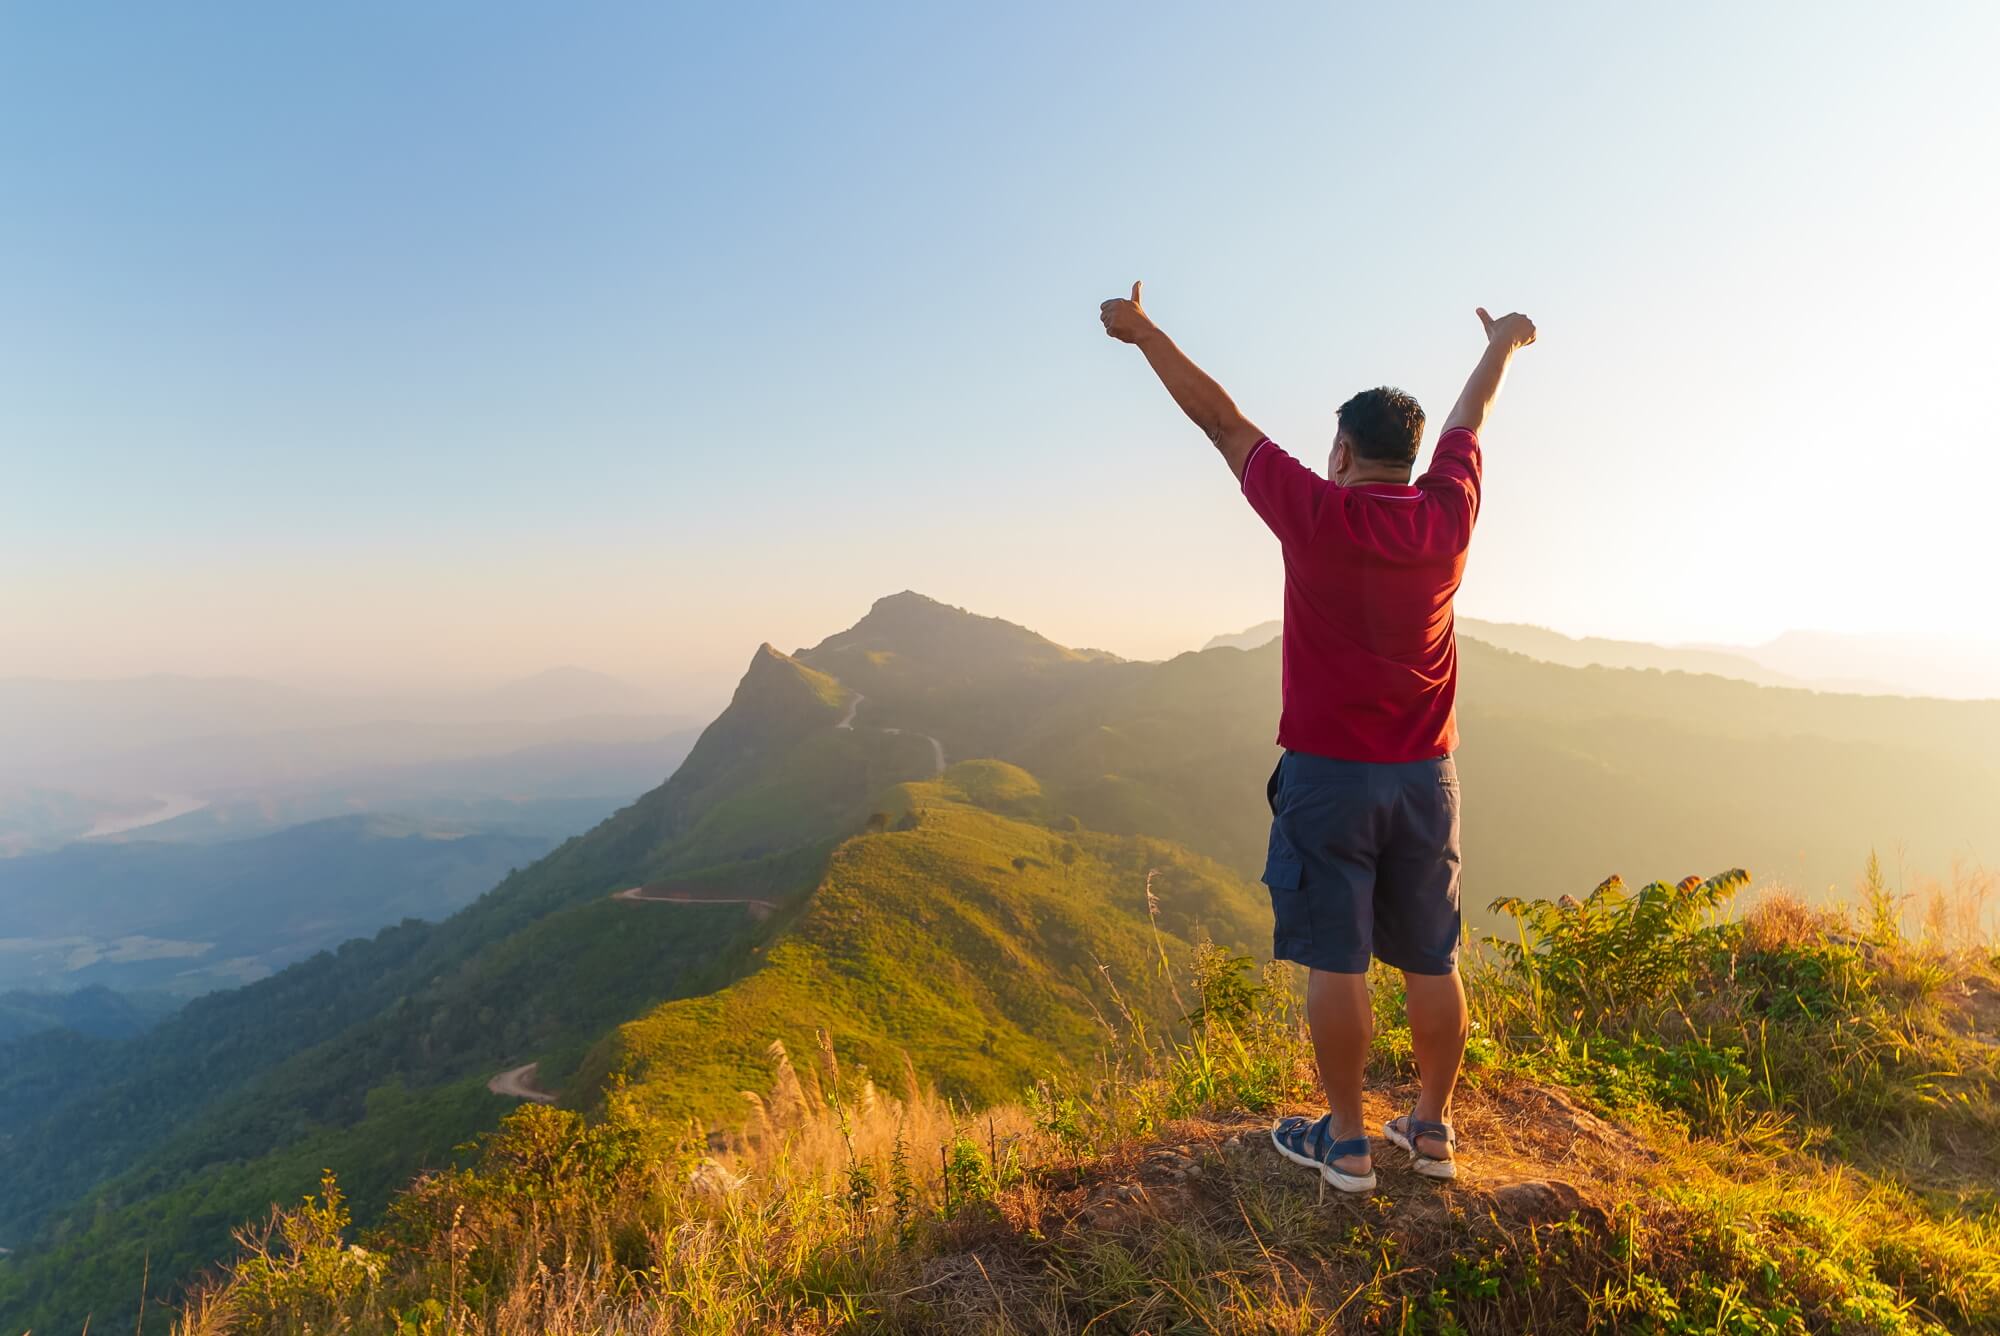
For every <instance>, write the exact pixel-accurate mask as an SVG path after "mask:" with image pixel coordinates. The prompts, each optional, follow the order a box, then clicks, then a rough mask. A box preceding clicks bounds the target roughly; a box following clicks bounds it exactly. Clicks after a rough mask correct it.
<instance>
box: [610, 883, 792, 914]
mask: <svg viewBox="0 0 2000 1336" xmlns="http://www.w3.org/2000/svg"><path fill="white" fill-rule="evenodd" d="M611 898H612V899H613V900H632V901H641V900H643V901H645V902H647V903H649V904H656V905H748V906H750V912H751V913H752V914H754V915H756V916H757V917H758V918H760V919H761V918H769V917H771V914H772V913H773V912H774V911H775V910H776V909H777V908H778V906H777V905H775V904H774V903H772V902H771V901H769V900H758V899H754V898H752V897H750V896H747V895H705V894H703V893H702V892H700V891H693V890H689V889H687V888H686V887H684V886H669V885H667V884H666V883H664V882H661V883H659V884H657V885H653V886H628V887H626V888H625V889H624V890H622V891H613V892H612V893H611Z"/></svg>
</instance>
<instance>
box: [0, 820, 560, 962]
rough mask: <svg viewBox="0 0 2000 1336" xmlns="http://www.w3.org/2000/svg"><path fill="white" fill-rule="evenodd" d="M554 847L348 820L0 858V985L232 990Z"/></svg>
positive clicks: (431, 914) (421, 913)
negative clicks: (0, 931) (1, 933)
mask: <svg viewBox="0 0 2000 1336" xmlns="http://www.w3.org/2000/svg"><path fill="white" fill-rule="evenodd" d="M554 843H555V841H554V840H553V839H550V838H546V837H536V836H523V835H505V834H492V833H477V834H463V833H460V832H456V831H451V830H432V829H425V828H421V827H418V826H415V825H413V824H411V823H409V822H407V821H401V820H396V819H391V818H385V817H378V816H353V817H336V818H332V819H329V820H325V821H314V822H309V823H306V824H304V825H300V826H294V827H292V828H290V829H287V830H282V831H279V832H277V833H276V834H272V835H265V836H261V837H258V838H255V839H246V840H239V841H234V842H229V843H220V844H208V845H186V844H159V843H131V844H80V845H72V846H70V847H69V848H67V849H62V850H59V851H57V852H55V853H49V854H24V855H21V856H20V857H17V858H10V859H4V860H0V919H4V921H5V922H6V924H7V934H8V935H7V937H6V938H5V939H4V940H0V985H6V986H14V987H20V986H32V987H36V988H54V987H61V988H66V989H67V988H77V987H81V986H85V985H93V984H96V985H111V986H113V987H117V988H121V989H130V988H160V989H167V990H170V991H173V992H175V993H178V994H181V995H187V994H191V993H198V992H206V991H209V990H211V989H214V988H218V987H230V986H234V985H236V984H240V983H244V982H247V981H249V980H252V979H257V978H261V977H262V976H264V975H267V974H270V973H271V972H273V971H274V970H277V969H281V968H283V967H284V966H286V965H288V964H290V963H291V962H293V961H295V960H299V959H301V958H303V957H305V956H309V955H311V954H312V953H313V952H315V951H319V950H322V949H325V948H328V947H332V946H338V945H339V944H340V943H341V942H343V941H346V940H347V939H348V938H351V937H355V936H360V935H364V934H368V933H372V932H374V931H375V930H376V929H377V928H379V927H381V926H382V925H383V924H386V923H395V922H397V921H399V920H401V919H405V918H426V919H429V918H442V917H444V916H445V915H447V914H450V913H451V912H453V911H454V910H457V909H459V908H461V907H462V906H464V905H465V904H467V903H468V902H470V901H471V900H472V899H473V898H474V897H476V896H478V895H479V894H480V893H481V892H482V891H484V890H486V889H487V888H489V887H490V886H492V885H493V883H494V882H495V881H497V880H498V879H499V878H501V877H502V876H504V875H506V873H507V871H508V870H509V869H510V868H513V867H517V866H526V865H527V864H529V863H532V862H534V861H535V860H536V859H538V858H540V857H541V856H542V855H543V854H545V853H547V852H548V851H549V849H550V848H551V847H552V846H553V845H554Z"/></svg>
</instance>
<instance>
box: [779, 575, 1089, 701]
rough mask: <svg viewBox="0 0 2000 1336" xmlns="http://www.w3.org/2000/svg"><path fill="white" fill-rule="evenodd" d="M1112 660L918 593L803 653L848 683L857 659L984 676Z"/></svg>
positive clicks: (893, 599) (883, 601)
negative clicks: (995, 672)
mask: <svg viewBox="0 0 2000 1336" xmlns="http://www.w3.org/2000/svg"><path fill="white" fill-rule="evenodd" d="M1110 657H1111V656H1109V655H1104V654H1100V653H1098V652H1096V651H1091V652H1089V653H1079V652H1077V651H1076V650H1073V649H1069V648H1067V647H1066V646H1063V645H1058V644H1057V643H1056V642H1055V641H1053V640H1050V639H1049V638H1048V637H1046V636H1043V635H1039V634H1037V633H1036V632H1034V631H1030V630H1029V629H1028V628H1027V627H1025V626H1018V625H1016V624H1015V623H1013V622H1009V621H1004V620H1002V619H1001V618H998V617H982V616H980V615H979V614H978V613H975V612H968V611H967V610H966V609H964V608H959V607H954V606H952V605H951V604H949V603H943V602H940V601H939V600H937V599H934V598H931V597H929V596H928V595H924V594H919V593H917V592H916V591H915V590H910V589H906V590H904V591H902V592H901V593H899V594H890V595H887V596H886V597H883V598H878V599H876V600H875V603H874V605H873V606H872V607H870V608H869V609H868V615H867V616H865V617H863V618H862V619H861V620H860V621H858V622H856V623H855V624H854V625H853V626H851V627H849V628H848V629H847V630H845V631H842V632H840V633H838V634H836V635H832V636H828V637H827V638H826V639H825V640H822V641H821V642H820V643H819V644H817V645H815V646H813V647H812V648H811V649H808V650H801V651H799V658H800V659H802V660H803V661H805V662H806V663H809V664H813V665H815V666H820V667H824V668H826V669H827V670H828V671H830V672H833V673H835V674H836V675H838V676H840V677H842V679H843V680H847V671H848V670H853V669H856V668H857V667H858V666H859V665H857V664H856V663H855V660H857V659H863V660H866V661H867V663H868V664H870V665H872V666H874V667H878V668H879V667H881V666H882V665H884V664H885V663H887V662H888V661H890V660H892V659H900V660H903V661H906V662H908V663H912V664H924V665H927V666H929V667H931V668H944V669H948V670H956V671H959V672H969V673H971V674H972V675H974V676H986V675H988V674H989V673H990V672H992V671H995V670H998V671H1006V670H1008V669H1011V668H1023V667H1026V668H1035V667H1045V666H1049V665H1054V664H1072V663H1082V662H1086V661H1089V660H1095V659H1108V658H1110Z"/></svg>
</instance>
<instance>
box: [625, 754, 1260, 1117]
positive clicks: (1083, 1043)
mask: <svg viewBox="0 0 2000 1336" xmlns="http://www.w3.org/2000/svg"><path fill="white" fill-rule="evenodd" d="M1038 799H1039V792H1038V788H1037V786H1036V785H1035V783H1034V781H1033V779H1032V778H1031V777H1030V776H1028V775H1027V774H1026V773H1025V772H1023V771H1020V770H1017V769H1015V768H1013V767H1011V766H1001V765H996V764H994V763H991V762H983V763H981V762H974V763H967V764H962V765H959V766H956V767H954V768H953V769H952V770H950V771H948V772H947V773H946V775H945V776H944V777H943V778H942V779H941V780H939V781H937V782H935V783H930V784H910V785H905V786H903V788H902V789H901V790H900V791H899V792H898V793H897V794H895V795H893V797H892V805H893V807H894V808H895V809H896V810H898V811H899V812H900V816H898V817H897V818H896V820H895V826H896V828H895V829H882V830H876V831H872V832H870V833H867V834H864V835H861V836H857V837H856V838H854V839H851V840H849V841H847V842H846V843H844V844H842V845H841V846H840V847H839V848H838V849H836V850H835V851H834V854H833V857H832V859H831V860H830V862H829V864H828V867H827V872H826V876H825V879H824V880H823V881H821V883H820V885H819V887H818V889H817V890H816V891H815V892H814V894H813V897H812V900H811V902H810V905H809V906H808V907H807V908H806V910H805V911H804V913H803V915H802V916H801V917H800V919H799V920H798V922H797V924H796V925H795V926H794V927H793V928H792V930H791V931H790V932H789V933H787V934H786V935H785V936H784V937H783V938H782V939H780V940H779V941H777V942H776V943H775V944H774V945H773V946H772V947H771V949H770V951H769V954H768V956H767V958H766V959H765V960H764V961H763V963H762V965H761V966H760V968H758V969H757V970H756V972H755V973H753V974H751V975H750V976H749V977H747V978H745V979H743V980H741V981H740V982H738V983H736V984H733V985H731V986H730V987H728V988H725V989H723V990H722V991H720V992H717V993H714V994H711V995H709V996H706V997H701V998H694V999H689V1000H686V1001H680V1002H672V1003H668V1004H667V1005H665V1006H663V1007H660V1008H659V1009H658V1010H656V1011H655V1012H653V1013H652V1014H651V1015H649V1016H646V1017H644V1018H643V1019H640V1020H635V1021H633V1022H631V1023H630V1024H628V1025H625V1026H623V1027H622V1028H621V1029H620V1030H619V1032H618V1035H617V1037H616V1039H615V1041H614V1045H613V1049H614V1052H613V1054H611V1055H609V1059H608V1060H609V1061H610V1062H613V1063H615V1064H616V1065H617V1066H618V1067H619V1069H621V1070H623V1071H625V1072H627V1073H628V1074H629V1075H630V1077H631V1079H632V1082H633V1085H632V1092H633V1094H634V1095H636V1096H637V1097H638V1099H639V1101H640V1103H641V1104H642V1105H643V1106H644V1107H646V1108H648V1109H649V1110H652V1111H654V1112H656V1113H660V1114H667V1113H673V1114H684V1115H692V1116H694V1117H697V1118H699V1119H701V1120H703V1121H704V1122H708V1123H716V1122H726V1121H728V1120H730V1119H732V1118H737V1117H740V1116H741V1115H742V1114H743V1112H744V1109H743V1100H742V1097H741V1095H740V1093H739V1092H740V1091H742V1090H745V1089H754V1088H756V1087H757V1086H759V1085H760V1084H761V1083H762V1082H763V1081H764V1080H765V1079H766V1078H767V1075H768V1071H769V1059H768V1055H767V1050H768V1048H769V1046H770V1044H771V1042H772V1041H773V1040H779V1041H782V1042H783V1043H785V1044H786V1045H787V1046H788V1047H790V1048H791V1049H792V1050H794V1051H797V1052H808V1051H810V1050H811V1048H812V1046H813V1042H814V1036H815V1034H816V1033H817V1032H818V1031H822V1030H824V1031H826V1032H828V1033H829V1034H830V1035H831V1036H832V1039H833V1044H834V1047H835V1049H836V1051H837V1052H838V1053H839V1055H840V1057H841V1060H842V1061H843V1062H845V1063H848V1064H850V1065H856V1066H859V1067H862V1068H865V1069H866V1070H869V1071H872V1072H875V1073H877V1074H878V1075H879V1076H881V1077H884V1078H887V1079H893V1080H895V1081H900V1080H901V1079H902V1068H903V1065H904V1063H905V1061H906V1058H907V1060H910V1061H914V1062H915V1063H916V1066H917V1069H918V1070H919V1071H920V1072H922V1073H923V1074H924V1076H925V1078H926V1079H927V1080H930V1081H933V1082H935V1083H936V1084H937V1085H938V1086H939V1087H940V1088H941V1089H942V1090H944V1091H945V1092H946V1093H947V1094H948V1095H949V1096H951V1097H953V1098H960V1099H964V1100H968V1101H970V1102H972V1103H973V1104H975V1105H980V1104H988V1103H992V1102H995V1101H997V1100H1000V1099H1004V1098H1007V1097H1008V1096H1010V1095H1011V1094H1013V1093H1014V1092H1016V1091H1018V1090H1019V1089H1020V1087H1021V1085H1022V1084H1023V1083H1024V1082H1025V1081H1027V1080H1028V1079H1029V1078H1030V1077H1031V1076H1032V1075H1033V1074H1034V1073H1036V1072H1039V1071H1043V1070H1047V1069H1048V1068H1050V1067H1052V1066H1056V1065H1059V1064H1060V1063H1061V1062H1063V1061H1064V1060H1066V1059H1075V1058H1080V1057H1082V1056H1085V1055H1087V1054H1088V1053H1089V1052H1091V1051H1092V1050H1093V1049H1094V1048H1095V1046H1096V1044H1097V1043H1098V1041H1099V1040H1100V1039H1101V1038H1102V1034H1103V1029H1102V1026H1103V1020H1102V1018H1103V1017H1104V1016H1107V1015H1115V1014H1116V1011H1117V1007H1118V999H1117V998H1115V997H1113V996H1112V995H1111V994H1110V992H1108V991H1107V989H1108V984H1107V979H1113V980H1118V981H1120V983H1121V986H1122V987H1123V989H1124V990H1125V991H1124V1002H1125V1004H1126V1005H1128V1006H1130V1007H1132V1008H1134V1009H1135V1011H1136V1012H1138V1013H1139V1014H1142V1015H1145V1016H1148V1017H1152V1018H1154V1019H1156V1020H1158V1019H1162V1018H1167V1017H1170V1016H1172V1015H1173V1014H1174V1010H1173V1008H1174V1003H1173V1000H1172V998H1171V997H1170V996H1169V994H1168V993H1167V991H1166V988H1165V985H1164V983H1163V982H1162V980H1161V977H1160V973H1161V966H1162V964H1163V963H1164V958H1165V957H1171V958H1173V959H1175V960H1184V959H1185V957H1186V955H1187V952H1188V950H1189V944H1190V943H1191V942H1192V941H1194V940H1195V939H1196V937H1197V936H1198V935H1204V934H1205V935H1207V936H1209V937H1212V938H1213V939H1214V940H1216V941H1218V942H1222V943H1226V944H1227V945H1228V946H1229V947H1230V948H1231V949H1234V950H1248V949H1254V944H1255V943H1257V942H1259V941H1260V940H1262V939H1263V938H1264V937H1265V936H1266V935H1267V933H1268V928H1267V927H1266V926H1265V924H1264V922H1263V916H1264V912H1265V910H1264V905H1265V899H1264V895H1263V892H1262V890H1261V888H1257V887H1254V886H1252V885H1250V884H1248V883H1246V882H1244V881H1243V880H1242V879H1241V878H1240V877H1238V876H1236V875H1234V874H1232V873H1231V872H1229V871H1228V870H1226V869H1225V868H1223V867H1222V866H1221V865H1219V864H1216V863H1214V862H1211V861H1210V860H1208V859H1205V858H1202V857H1200V856H1198V855H1193V854H1189V853H1187V852H1186V851H1185V850H1182V849H1180V848H1178V847H1177V846H1174V845H1170V844H1167V843H1164V842H1162V841H1158V840H1150V839H1141V838H1133V837H1117V836H1107V835H1102V834H1097V833H1094V832H1089V831H1080V830H1079V831H1069V832H1059V831H1056V830H1051V829H1049V828H1047V827H1044V826H1040V825H1035V824H1030V823H1029V822H1026V821H1023V820H1020V819H1017V818H1016V817H1011V816H1007V815H1002V811H1013V812H1015V813H1022V812H1026V811H1029V810H1032V809H1033V808H1034V807H1035V806H1036V805H1037V803H1038ZM995 809H1000V810H995ZM1149 875H1150V877H1151V889H1152V892H1153V896H1154V899H1155V901H1156V903H1157V906H1158V917H1157V920H1153V919H1151V918H1149V915H1148V913H1147V908H1146V907H1147V899H1146V894H1147V887H1148V878H1149ZM1155 922H1157V927H1158V933H1157V934H1156V933H1155V931H1154V927H1155ZM1163 953H1164V956H1163ZM1107 971H1108V974H1107Z"/></svg>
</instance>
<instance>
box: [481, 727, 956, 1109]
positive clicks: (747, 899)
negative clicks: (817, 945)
mask: <svg viewBox="0 0 2000 1336" xmlns="http://www.w3.org/2000/svg"><path fill="white" fill-rule="evenodd" d="M866 699H868V698H867V697H866V696H864V695H862V694H861V693H860V692H858V691H857V692H855V693H854V699H853V700H851V701H849V702H847V713H846V714H844V715H842V716H841V717H840V722H839V723H837V724H835V725H834V727H835V728H837V729H840V730H841V731H842V732H848V733H851V732H853V731H854V716H855V713H856V712H857V711H858V710H860V708H861V702H862V701H864V700H866ZM882 731H883V732H884V733H903V732H906V731H908V730H905V729H901V728H885V729H883V730H882ZM912 736H913V737H919V738H922V739H923V740H924V741H925V742H928V743H930V744H931V764H932V766H933V769H932V771H931V778H932V779H936V778H937V777H938V776H939V775H942V774H943V773H944V744H943V743H942V742H939V741H938V740H937V739H936V738H934V737H932V736H931V735H930V734H928V733H915V734H912ZM611 898H612V899H613V900H624V901H626V902H628V903H631V904H652V905H748V906H749V907H750V913H751V914H752V915H753V916H754V917H756V918H759V919H767V918H769V917H771V915H772V914H774V913H776V912H777V909H778V906H777V905H776V904H775V903H773V902H772V901H770V900H759V899H757V898H755V897H753V896H747V895H746V896H724V895H709V894H706V893H704V892H702V891H697V890H690V889H688V888H686V887H677V886H672V885H668V884H667V883H665V882H659V883H655V884H653V885H650V886H628V887H626V888H625V889H624V890H622V891H613V892H612V893H611ZM536 1065H537V1064H535V1063H532V1062H530V1063H527V1064H526V1065H524V1066H520V1067H515V1068H513V1069H512V1070H510V1071H504V1072H501V1073H500V1074H499V1075H498V1076H495V1077H494V1078H493V1079H492V1080H490V1081H488V1082H487V1083H486V1088H487V1089H488V1090H491V1091H492V1092H493V1093H494V1094H496V1095H502V1096H505V1097H507V1098H510V1099H525V1100H529V1101H531V1102H533V1103H536V1104H553V1103H555V1102H556V1097H555V1096H554V1095H551V1094H550V1093H549V1092H548V1091H546V1090H538V1089H536V1087H535V1067H536Z"/></svg>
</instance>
